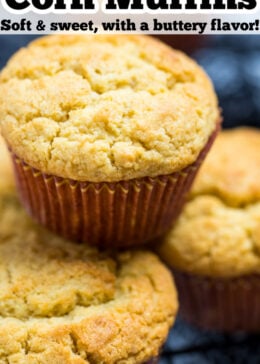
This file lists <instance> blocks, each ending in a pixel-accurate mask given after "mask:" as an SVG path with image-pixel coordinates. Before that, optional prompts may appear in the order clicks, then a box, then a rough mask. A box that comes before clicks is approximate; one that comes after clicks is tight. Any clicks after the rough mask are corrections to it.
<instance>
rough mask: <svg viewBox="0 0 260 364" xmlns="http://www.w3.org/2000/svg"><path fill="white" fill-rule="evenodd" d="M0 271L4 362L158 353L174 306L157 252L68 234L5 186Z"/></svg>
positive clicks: (55, 362) (132, 360)
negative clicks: (121, 248) (79, 240)
mask: <svg viewBox="0 0 260 364" xmlns="http://www.w3.org/2000/svg"><path fill="white" fill-rule="evenodd" d="M3 173H5V168H2V164H0V178H2V177H3ZM0 278H1V279H0V362H1V363H2V362H4V363H5V362H9V363H17V364H22V363H26V364H35V363H37V364H50V363H51V364H86V363H89V364H101V363H104V364H105V363H107V364H112V363H127V364H128V363H129V364H136V363H142V362H145V361H146V360H148V359H149V358H150V357H152V356H156V355H157V354H158V351H159V349H160V347H161V345H162V344H163V342H164V341H165V339H166V337H167V334H168V331H169V328H170V326H171V325H172V323H173V320H174V318H175V315H176V311H177V297H176V291H175V287H174V285H173V282H172V278H171V274H170V273H169V272H168V270H167V269H166V268H165V267H164V265H163V264H162V263H161V262H160V261H159V259H158V258H157V257H156V256H155V255H153V254H152V253H149V252H145V251H131V252H124V253H117V254H116V253H112V252H110V253H108V252H98V251H97V249H94V248H91V247H88V246H87V245H79V244H74V243H71V242H69V241H66V240H64V239H62V238H59V237H58V236H56V235H54V234H52V233H50V232H48V231H47V230H45V229H43V228H42V227H40V226H38V225H36V224H35V223H34V222H33V221H32V220H31V219H30V218H29V217H28V216H27V214H26V213H25V211H24V210H23V209H22V207H21V205H20V203H19V202H18V200H17V197H16V195H15V194H14V193H10V192H9V193H5V192H3V191H2V190H0Z"/></svg>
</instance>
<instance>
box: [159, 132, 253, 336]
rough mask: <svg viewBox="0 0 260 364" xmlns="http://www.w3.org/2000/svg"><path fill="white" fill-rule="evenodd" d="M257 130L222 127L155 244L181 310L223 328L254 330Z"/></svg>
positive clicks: (190, 317) (191, 317) (203, 323)
mask: <svg viewBox="0 0 260 364" xmlns="http://www.w3.org/2000/svg"><path fill="white" fill-rule="evenodd" d="M259 180H260V131H258V130H254V129H250V128H238V129H234V130H229V131H224V132H223V133H221V134H220V135H219V137H218V138H217V140H216V143H215V145H214V147H213V148H212V150H211V152H210V153H209V155H208V157H207V158H206V161H205V164H204V165H203V167H202V169H201V171H200V172H199V175H198V178H197V179H196V181H195V184H194V187H193V189H192V192H191V196H190V200H189V202H188V203H187V205H186V206H185V208H184V210H183V212H182V214H181V216H180V218H179V219H178V221H177V223H176V225H175V227H174V229H172V231H171V232H170V233H169V234H168V235H167V236H166V237H165V240H164V242H163V244H162V246H161V247H160V248H159V250H160V255H161V257H163V259H164V260H165V261H166V262H167V263H168V264H169V266H170V267H171V268H172V269H173V271H174V272H175V277H176V284H177V288H178V289H179V295H180V307H181V309H180V313H181V315H182V316H183V317H184V318H185V319H187V320H188V321H190V322H191V323H194V324H196V325H199V326H202V327H204V328H207V329H217V330H224V331H236V330H244V331H259V330H260V184H259Z"/></svg>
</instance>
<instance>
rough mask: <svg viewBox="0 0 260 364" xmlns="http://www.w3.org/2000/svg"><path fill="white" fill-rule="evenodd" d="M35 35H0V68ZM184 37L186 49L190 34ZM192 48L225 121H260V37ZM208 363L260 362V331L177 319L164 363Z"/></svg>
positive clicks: (214, 40)
mask: <svg viewBox="0 0 260 364" xmlns="http://www.w3.org/2000/svg"><path fill="white" fill-rule="evenodd" d="M33 38H34V37H33V36H23V35H15V36H7V35H5V36H0V68H2V67H3V66H4V64H5V63H6V61H7V59H8V58H9V57H10V55H11V54H12V53H13V52H14V51H15V50H17V49H18V48H19V47H21V46H22V45H25V44H26V43H28V41H30V40H32V39H33ZM182 39H183V47H184V48H187V44H185V42H186V41H187V39H185V38H182ZM191 43H193V40H192V42H191ZM194 44H195V43H194ZM186 50H187V49H186ZM190 53H192V56H193V57H195V58H196V59H197V61H198V62H199V63H200V64H201V65H203V67H204V68H205V69H206V70H207V72H208V74H209V75H210V76H211V78H212V80H213V82H214V85H215V88H216V91H217V93H218V96H219V100H220V106H221V107H222V109H223V116H224V124H223V126H224V127H225V128H226V127H234V126H238V125H251V126H260V36H257V35H248V36H245V35H244V36H237V35H236V36H208V37H203V38H202V44H200V48H199V49H197V50H195V51H194V50H193V52H190ZM209 363H212V364H215V363H216V364H231V363H232V364H233V363H236V364H260V336H259V335H246V334H242V333H238V334H235V335H221V334H217V333H208V332H202V331H200V330H198V329H196V328H192V327H190V326H189V325H187V324H185V323H183V322H181V321H180V320H177V323H176V325H175V327H174V329H173V330H172V331H171V334H170V337H169V339H168V342H167V343H166V345H165V348H164V351H163V354H162V358H161V361H160V364H209ZM50 364H51V363H50Z"/></svg>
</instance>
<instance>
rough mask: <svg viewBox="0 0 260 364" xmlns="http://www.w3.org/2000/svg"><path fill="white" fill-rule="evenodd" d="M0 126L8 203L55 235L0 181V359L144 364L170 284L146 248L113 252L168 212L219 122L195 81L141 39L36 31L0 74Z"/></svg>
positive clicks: (168, 220)
mask: <svg viewBox="0 0 260 364" xmlns="http://www.w3.org/2000/svg"><path fill="white" fill-rule="evenodd" d="M0 120H1V131H2V134H3V136H4V138H5V140H6V142H7V144H8V147H9V150H10V153H11V156H12V160H13V165H14V169H15V177H16V184H17V190H18V193H19V196H20V199H21V201H22V203H23V205H24V207H25V208H26V210H27V212H29V214H30V215H31V216H32V217H33V218H35V219H36V220H37V221H38V222H40V223H41V225H44V226H46V227H48V228H49V229H50V230H52V231H54V232H55V233H56V234H57V235H54V234H53V233H51V232H49V231H47V230H45V229H44V228H43V227H40V226H38V225H37V224H36V223H34V222H33V221H32V220H31V219H30V218H29V217H28V216H27V215H26V213H25V212H24V211H23V209H22V207H21V206H20V204H19V202H18V201H17V197H16V194H15V192H14V191H13V190H12V191H11V192H10V189H9V188H8V189H7V190H8V193H7V192H6V191H5V189H4V188H1V189H0V193H1V201H2V209H1V214H2V218H1V224H2V223H3V226H1V231H3V236H1V245H0V256H1V258H2V267H3V271H2V274H3V280H2V281H3V282H4V283H3V285H4V287H3V289H2V291H1V294H2V298H1V305H0V314H1V317H2V319H1V320H2V322H1V324H0V325H1V326H0V327H1V329H0V333H1V331H2V335H0V349H1V358H2V357H3V359H4V360H9V361H12V362H15V363H25V362H26V363H36V362H37V363H42V364H44V363H50V362H51V363H54V364H55V363H57V364H58V363H59V364H63V363H75V364H76V363H79V364H80V363H111V364H113V363H129V364H131V363H133V364H135V363H136V364H137V363H140V364H141V363H147V362H148V361H149V363H155V362H156V360H157V359H156V358H157V357H158V355H159V351H160V348H161V346H162V345H163V342H164V341H165V340H166V337H167V334H168V331H169V328H170V326H171V325H172V323H173V321H174V318H175V315H176V311H177V306H178V304H177V297H176V291H175V288H174V283H173V280H172V278H171V275H170V273H169V272H168V270H167V268H165V267H164V265H163V264H162V263H161V262H160V261H159V260H158V258H156V256H154V255H153V254H152V253H149V252H146V251H137V250H131V251H124V252H119V251H117V249H119V248H125V247H137V246H140V245H141V244H143V243H149V242H150V241H151V240H153V239H155V238H157V237H158V236H161V235H162V234H163V233H165V232H166V231H167V230H168V229H169V228H170V226H171V225H172V224H173V222H174V221H175V220H176V218H177V217H178V215H179V213H180V211H181V208H182V206H183V203H184V201H185V197H186V195H187V192H188V191H189V189H190V186H191V183H192V181H193V179H194V177H195V175H196V172H197V170H198V167H199V166H200V164H201V162H202V161H203V159H204V158H205V156H206V154H207V152H208V150H209V148H210V146H211V144H212V142H213V140H214V138H215V136H216V133H217V131H218V128H219V124H220V115H219V110H218V106H217V100H216V96H215V93H214V90H213V88H212V85H211V83H210V81H209V79H208V77H207V76H206V75H205V73H204V72H203V71H202V70H201V69H200V67H199V66H198V65H196V64H195V63H194V62H193V61H192V60H190V59H189V58H188V57H186V56H185V55H184V54H182V53H180V52H178V51H175V50H173V49H170V48H168V47H167V46H165V45H163V44H162V43H160V42H158V41H156V40H154V39H152V38H150V37H147V36H136V35H135V36H117V35H107V36H105V35H102V36H82V35H79V36H69V35H65V36H48V37H43V38H41V39H38V40H37V41H35V42H33V43H32V44H31V45H29V46H28V47H27V48H25V49H22V50H20V51H19V52H18V53H17V54H16V55H15V56H13V58H12V59H11V60H10V61H9V63H8V64H7V66H6V67H5V69H4V70H3V71H2V73H1V75H0ZM6 165H8V163H4V164H3V165H2V166H1V167H3V172H2V174H3V175H4V174H5V171H4V168H5V166H6ZM8 168H9V167H8ZM0 172H1V170H0ZM8 176H9V175H6V177H5V180H6V183H7V184H9V182H8V180H9V179H10V178H9V177H8ZM3 180H4V179H3ZM10 184H11V182H10ZM0 187H1V184H0ZM10 188H11V187H10ZM11 189H12V188H11ZM65 239H70V241H69V240H65ZM77 243H82V244H77ZM83 243H84V244H83ZM94 246H97V247H98V248H99V249H100V248H106V250H105V251H104V250H103V251H101V250H98V248H97V247H94ZM147 246H148V244H147ZM10 338H12V339H10Z"/></svg>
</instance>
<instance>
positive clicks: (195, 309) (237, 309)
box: [174, 271, 260, 333]
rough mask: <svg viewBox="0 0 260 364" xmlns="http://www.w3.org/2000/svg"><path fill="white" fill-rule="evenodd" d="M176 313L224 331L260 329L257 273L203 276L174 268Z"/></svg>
mask: <svg viewBox="0 0 260 364" xmlns="http://www.w3.org/2000/svg"><path fill="white" fill-rule="evenodd" d="M174 278H175V283H176V286H177V289H178V293H179V301H180V311H179V313H180V316H181V317H182V318H183V319H185V320H186V321H188V322H190V323H191V324H193V325H196V326H199V327H201V328H203V329H207V330H216V331H224V332H230V333H231V332H236V331H245V332H256V331H260V275H248V276H243V277H238V278H227V279H220V278H207V277H201V276H195V275H191V274H187V273H181V272H178V271H174Z"/></svg>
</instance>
